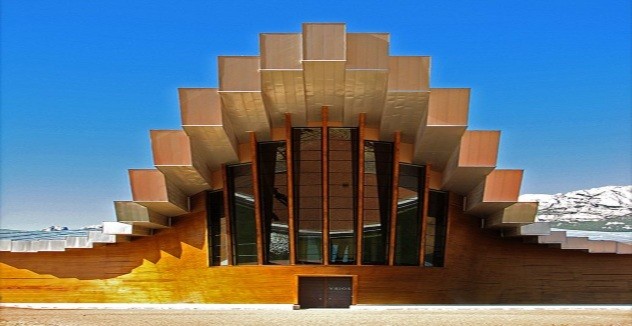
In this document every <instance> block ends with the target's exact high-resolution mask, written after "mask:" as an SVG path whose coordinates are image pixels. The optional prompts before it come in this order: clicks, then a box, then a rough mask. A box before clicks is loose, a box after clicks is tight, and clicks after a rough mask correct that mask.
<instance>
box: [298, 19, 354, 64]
mask: <svg viewBox="0 0 632 326" xmlns="http://www.w3.org/2000/svg"><path fill="white" fill-rule="evenodd" d="M346 36H347V34H346V27H345V24H342V23H325V24H318V23H317V24H313V23H307V24H303V59H304V60H345V59H346Z"/></svg>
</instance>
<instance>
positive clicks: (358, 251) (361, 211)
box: [356, 113, 366, 265]
mask: <svg viewBox="0 0 632 326" xmlns="http://www.w3.org/2000/svg"><path fill="white" fill-rule="evenodd" d="M358 120H359V121H358V211H357V214H358V216H357V218H356V221H357V223H358V225H357V227H356V264H357V265H362V233H363V231H364V228H363V227H364V127H365V124H366V114H365V113H360V115H359V117H358Z"/></svg>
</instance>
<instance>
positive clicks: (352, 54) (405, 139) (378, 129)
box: [0, 24, 632, 304]
mask: <svg viewBox="0 0 632 326" xmlns="http://www.w3.org/2000/svg"><path fill="white" fill-rule="evenodd" d="M388 39H389V37H388V35H387V34H381V33H378V34H375V33H356V34H353V33H350V34H347V33H346V27H345V26H344V24H304V26H303V35H300V34H262V35H261V39H260V40H261V57H237V56H230V57H228V56H227V57H221V58H220V59H219V76H220V87H219V89H211V88H200V89H197V88H196V89H181V90H180V92H179V93H180V105H181V111H182V127H183V130H171V131H152V133H151V135H152V149H153V152H154V153H153V154H154V163H155V166H156V169H133V170H130V172H129V175H130V186H131V189H132V197H133V198H132V199H133V201H129V202H117V203H116V205H117V219H118V222H120V223H118V224H111V225H113V226H117V227H118V226H121V225H120V224H122V223H124V224H125V225H124V226H127V224H131V225H132V226H133V227H123V228H112V229H113V230H114V231H112V232H113V233H112V234H107V233H99V232H97V234H93V235H92V238H90V237H87V238H85V239H84V238H79V237H76V239H66V240H55V241H57V242H55V243H54V244H53V243H48V244H44V245H41V246H40V245H39V244H37V247H32V246H33V245H34V244H32V243H30V242H28V241H22V242H20V241H13V242H11V241H9V242H0V294H1V300H2V301H3V302H104V303H105V302H108V303H110V302H121V303H126V302H135V303H286V304H297V303H299V297H300V296H299V289H298V287H299V284H300V283H301V280H302V281H303V283H305V284H311V285H314V284H315V282H317V281H318V280H321V279H324V278H326V277H328V276H329V277H335V278H337V281H340V282H338V283H336V282H334V280H331V281H332V282H331V284H334V283H335V284H343V285H336V286H334V287H338V288H341V289H342V290H341V291H342V292H344V293H349V295H351V298H346V299H349V300H346V299H345V298H343V300H341V301H338V302H350V303H351V304H438V303H443V304H494V303H505V304H530V303H531V304H536V303H537V304H569V303H573V304H578V303H586V304H630V303H632V282H631V281H630V280H632V260H630V259H629V256H625V255H622V254H630V253H632V245H629V244H622V243H617V242H614V241H592V240H589V239H582V238H570V237H567V236H566V234H565V233H564V232H558V231H554V232H551V231H550V229H548V228H547V227H548V226H547V225H542V223H533V222H534V218H535V213H536V210H537V203H517V197H518V194H519V189H520V183H521V181H522V171H521V170H497V169H496V161H497V155H498V145H499V139H500V132H499V131H471V130H466V128H467V112H468V101H469V96H470V92H469V89H439V88H430V85H429V69H430V58H429V57H423V56H414V57H393V56H389V55H388ZM299 129H310V130H311V131H314V132H317V133H319V135H320V137H321V138H319V141H320V142H315V143H317V144H318V146H316V147H318V148H311V149H310V150H311V151H312V153H311V154H312V156H311V158H309V159H305V160H304V161H305V162H307V161H311V163H306V164H305V165H303V168H304V167H305V166H307V165H308V164H311V165H310V166H309V169H311V171H307V172H305V173H304V175H305V179H307V181H305V180H302V183H301V182H298V181H297V180H299V177H297V174H300V173H302V172H301V171H300V169H301V165H300V164H298V163H302V162H303V161H301V162H298V159H300V157H301V155H302V154H305V153H306V152H308V150H305V152H302V151H301V150H300V148H301V147H300V146H295V145H296V144H297V143H298V142H300V141H301V139H300V138H301V137H296V139H295V136H294V132H295V131H297V130H299ZM341 129H346V130H345V131H346V132H347V133H348V135H349V136H348V138H349V139H344V140H343V141H341V139H342V138H338V139H336V138H334V139H333V140H331V141H330V140H329V132H328V131H332V132H336V130H338V131H340V130H341ZM356 133H357V139H356V140H354V137H356V136H351V135H356ZM299 135H300V133H299ZM270 141H273V142H276V143H277V144H282V145H283V146H284V147H285V150H284V152H283V153H281V154H279V153H277V152H273V153H272V154H273V156H274V160H275V164H276V162H277V161H279V162H281V163H279V166H280V168H278V170H277V166H276V165H274V166H273V168H272V169H271V170H272V172H271V173H272V174H274V175H275V178H276V177H279V178H283V179H285V180H282V181H283V182H281V183H280V184H281V185H282V186H283V187H286V188H287V191H286V192H285V193H284V192H283V191H277V188H275V185H272V186H270V185H269V183H268V185H267V186H265V185H264V184H265V182H264V181H265V179H262V175H266V174H265V173H263V172H261V167H262V166H265V165H266V164H268V165H269V162H266V161H265V160H261V162H259V160H260V157H262V155H261V154H262V153H266V151H265V150H260V147H259V146H260V145H262V143H264V142H270ZM345 142H346V143H345ZM352 142H353V143H352ZM341 143H344V144H351V145H349V148H352V149H351V150H350V152H351V153H352V154H351V155H347V154H348V152H345V151H346V149H344V148H347V147H342V148H343V149H342V150H341V149H340V148H334V147H336V146H346V145H341ZM377 143H381V144H382V145H383V146H385V147H384V148H386V147H388V148H390V150H383V151H382V152H380V153H381V154H380V155H383V156H381V157H382V158H381V159H380V160H378V159H377V157H378V155H377V154H376V150H375V148H376V147H365V146H377V145H376V144H377ZM314 146H315V145H314V143H312V147H314ZM354 146H355V147H354ZM366 148H369V149H368V150H366V151H365V149H366ZM371 148H372V149H371ZM330 150H335V151H336V153H333V154H332V153H331V152H330ZM371 150H373V152H371V153H369V152H370V151H371ZM340 152H343V154H344V155H347V156H348V157H347V156H344V155H342V156H344V159H340V158H341V154H340ZM367 153H369V155H373V156H372V158H371V157H369V156H365V155H367ZM267 154H270V153H267ZM313 154H317V155H315V156H314V155H313ZM276 155H278V156H276ZM355 156H357V157H355ZM280 157H284V158H281V159H280ZM367 157H369V158H370V159H367ZM365 159H366V161H365ZM330 160H332V162H333V163H332V162H330ZM369 161H370V162H372V163H367V162H369ZM297 162H298V163H297ZM342 162H344V163H342ZM378 162H379V163H388V164H378ZM238 163H241V165H242V167H244V166H249V173H250V174H249V175H248V176H249V177H248V178H247V181H248V182H249V183H248V184H247V185H246V186H243V185H242V186H243V187H242V188H240V189H243V188H248V192H247V193H246V192H244V193H240V194H239V195H240V197H239V200H241V201H242V204H243V203H246V204H247V205H245V204H244V206H243V207H246V206H248V205H250V206H248V207H246V209H243V210H242V213H243V212H244V211H247V213H244V214H243V215H244V216H245V215H247V216H246V217H244V218H245V219H248V221H250V222H252V229H253V230H254V232H253V233H254V234H247V238H249V240H248V241H250V243H246V245H249V246H253V245H254V246H253V247H254V248H255V249H254V250H252V251H248V252H247V253H246V255H249V256H250V257H249V258H250V259H252V258H255V259H253V260H248V261H243V260H242V261H240V260H239V259H236V256H237V255H239V254H240V253H239V252H240V250H241V249H240V247H239V246H240V245H244V243H240V242H239V241H242V242H243V238H239V239H238V236H239V233H240V232H241V231H240V230H244V225H240V224H239V223H237V222H238V221H240V222H243V221H244V220H239V217H238V214H237V213H236V210H235V209H234V207H232V206H231V205H233V206H234V205H235V204H234V203H235V202H236V199H235V198H236V197H237V196H236V195H237V193H236V190H234V189H235V188H236V187H234V184H233V183H234V181H235V178H232V179H231V171H234V170H232V169H233V168H234V167H235V166H237V164H238ZM264 163H265V164H264ZM400 163H401V164H400ZM370 164H373V165H370ZM343 165H344V166H343ZM378 165H382V166H387V168H386V167H384V168H383V169H382V170H380V171H378V168H377V166H378ZM367 166H369V167H368V168H367ZM411 168H412V169H413V170H415V171H416V172H415V173H417V174H416V175H415V176H412V175H411V174H408V175H407V174H406V173H409V172H406V171H410V169H411ZM345 169H346V170H345ZM306 170H308V169H306ZM369 170H370V171H369ZM384 171H386V172H384ZM268 173H270V172H268ZM400 173H401V174H402V176H401V177H400ZM277 174H278V175H277ZM378 174H380V175H381V176H382V177H380V180H381V182H382V183H379V182H378V177H377V175H378ZM308 175H310V176H311V177H312V179H309V178H308ZM384 175H388V177H387V178H384V177H383V176H384ZM314 176H317V178H316V179H314ZM350 176H351V177H350ZM411 176H412V177H413V180H415V182H416V183H415V184H413V185H412V186H411V185H410V180H411ZM414 178H416V179H414ZM242 180H244V179H243V178H242ZM262 180H263V181H262ZM275 180H276V179H275ZM340 180H343V181H344V182H342V181H340ZM346 180H351V181H346ZM268 181H269V180H268ZM336 182H337V183H336ZM354 182H357V184H355V187H354ZM301 187H306V188H310V187H313V189H307V190H314V189H316V190H317V191H315V193H316V194H315V195H314V191H311V193H310V194H309V195H305V197H303V198H301V197H300V196H301V194H300V192H301V191H303V190H305V189H303V188H301ZM250 188H251V189H250ZM341 188H346V189H347V190H349V189H350V191H347V192H344V193H343V194H342V195H340V189H341ZM378 188H379V189H381V190H376V189H378ZM384 189H386V191H384ZM250 190H252V192H250ZM272 190H274V191H272ZM218 191H222V193H219V192H218ZM336 192H338V194H337V195H336V194H335V193H336ZM369 192H371V193H369ZM332 193H334V196H333V197H332V199H331V200H330V198H329V197H330V196H331V194H332ZM439 193H440V194H441V195H440V196H441V198H443V199H442V200H447V202H446V203H444V204H445V205H444V204H441V205H442V206H441V209H440V210H437V204H436V203H435V204H432V201H431V200H430V199H429V198H430V197H431V194H435V195H437V194H439ZM271 194H272V195H271ZM210 195H216V196H215V197H213V198H215V199H216V200H217V202H212V200H210V199H209V198H210V197H209V196H210ZM400 195H401V196H400ZM265 196H267V197H266V198H268V200H270V198H271V197H274V200H277V202H278V203H281V204H282V205H285V208H283V209H282V210H283V214H279V215H283V216H286V217H284V219H286V222H285V220H283V221H284V222H283V223H286V224H283V223H277V225H275V227H276V229H275V230H272V229H273V228H272V226H271V225H272V224H271V223H272V222H271V221H272V220H275V218H276V220H282V219H281V218H279V216H271V215H274V214H271V213H270V212H271V210H269V209H268V211H267V212H268V213H269V214H268V215H266V213H265V209H266V208H265V207H263V206H265V205H266V204H265V202H264V201H263V200H262V197H265ZM310 196H311V197H310ZM336 196H337V197H336ZM307 197H310V198H307ZM306 198H307V199H309V200H312V201H313V203H315V204H313V203H312V204H313V205H315V206H318V207H311V206H310V207H308V208H306V209H305V210H304V211H302V210H301V205H302V201H301V199H306ZM446 198H447V199H446ZM207 201H208V202H207ZM439 202H441V200H439ZM268 205H269V203H268ZM432 205H435V206H432ZM464 205H465V206H464ZM243 207H242V208H243ZM432 207H434V209H431V208H432ZM220 208H221V209H220ZM285 209H287V212H285ZM446 209H447V217H445V216H444V215H446V214H444V212H445V210H446ZM309 210H312V212H313V211H316V212H318V213H317V214H318V216H316V217H315V218H313V216H307V215H309V214H313V213H310V212H309ZM306 211H308V212H307V213H304V212H306ZM341 211H344V212H343V213H340V212H341ZM439 211H440V212H439ZM336 212H338V213H336ZM348 212H352V213H354V214H355V216H353V215H349V214H347V215H345V213H348ZM411 212H413V213H411ZM438 212H439V213H438ZM303 213H304V214H305V215H306V216H307V217H309V218H305V216H301V214H303ZM213 214H216V215H213ZM335 214H340V215H338V216H336V215H335ZM371 214H372V215H371ZM406 214H407V215H406ZM219 215H221V216H219ZM376 216H377V217H376ZM411 216H412V218H413V220H414V221H413V222H415V223H410V219H411ZM431 219H432V220H431ZM340 222H342V223H340ZM400 222H402V223H400ZM110 223H117V222H110ZM344 223H347V224H344ZM406 223H409V224H406ZM413 224H414V227H410V225H413ZM340 225H344V226H340ZM349 225H353V226H351V227H349ZM481 226H484V227H483V228H482V227H481ZM240 227H241V228H240ZM408 227H410V229H412V232H409V231H410V230H408V229H407V228H408ZM212 228H213V229H212ZM211 229H212V230H213V231H212V232H210V231H209V230H211ZM119 230H120V231H119ZM139 230H140V231H143V232H140V231H139ZM116 232H120V233H116ZM273 232H274V233H275V236H277V240H276V241H277V243H281V242H282V241H279V240H278V238H279V237H282V236H285V237H286V238H287V243H286V244H283V245H284V246H285V247H286V248H287V255H286V256H287V257H286V256H284V257H283V258H278V259H275V260H274V261H272V260H271V259H269V257H268V256H269V247H270V242H271V241H270V240H269V239H270V238H271V235H272V233H273ZM284 232H285V233H284ZM301 232H302V235H303V236H304V237H303V238H301ZM319 232H320V235H319V236H320V238H318V235H316V236H314V237H313V238H312V239H308V240H314V239H317V240H316V241H321V242H320V243H317V244H314V243H315V242H312V243H308V242H307V240H306V241H303V242H301V241H302V240H304V239H307V238H309V237H308V236H307V235H310V234H311V235H313V234H318V233H319ZM372 232H373V233H372ZM407 232H408V233H407ZM411 233H414V236H410V234H411ZM367 234H368V235H367ZM365 238H366V239H368V238H371V239H370V240H371V241H373V242H369V241H367V242H364V241H365V240H366V239H365ZM377 238H379V239H377ZM212 239H215V240H212ZM240 239H241V240H240ZM376 239H377V240H376ZM2 241H4V240H2ZM64 241H65V242H64ZM213 241H215V242H218V241H219V244H218V243H213ZM380 241H381V242H380ZM408 241H410V242H408ZM62 242H63V243H62ZM306 243H307V244H306ZM402 243H403V244H405V245H406V246H403V247H406V249H405V250H407V251H406V252H407V253H411V251H410V248H416V250H413V251H412V253H413V255H414V257H413V256H412V255H409V256H408V257H407V258H408V259H407V260H401V259H400V260H399V261H398V258H396V256H397V255H398V252H399V250H400V249H398V248H396V245H401V244H402ZM411 243H413V244H411ZM308 245H311V246H312V247H311V248H310V249H314V247H316V249H315V250H314V251H313V252H316V253H317V256H318V258H313V257H312V258H307V259H305V258H304V257H303V258H301V259H299V258H300V257H299V255H303V254H304V255H305V257H307V255H308V254H307V253H306V252H308V250H307V249H305V248H306V247H307V246H308ZM334 245H335V246H338V245H339V246H340V247H342V246H345V247H346V249H344V250H348V253H346V254H343V256H347V258H342V259H338V258H337V257H336V258H333V257H331V256H336V255H337V254H339V250H338V247H336V248H335V250H334V249H333V248H334ZM210 248H215V250H216V251H215V252H212V249H210ZM349 248H351V249H349ZM55 250H57V251H55ZM370 250H373V251H374V252H371V253H370V254H371V255H372V256H371V257H369V258H367V259H366V260H365V257H364V255H363V253H365V252H369V251H370ZM380 250H383V251H384V252H383V253H382V252H381V251H380ZM246 251H247V250H246ZM437 251H440V254H438V255H437V254H436V252H437ZM401 252H404V249H402V250H401ZM255 255H256V257H254V256H255ZM428 255H431V257H430V258H428ZM435 255H436V257H438V258H436V257H435ZM374 256H375V257H378V258H375V257H374ZM349 257H351V258H349ZM411 257H412V258H414V260H413V259H411ZM400 258H401V257H400ZM240 263H244V264H242V265H240ZM245 263H247V264H248V265H246V264H245ZM273 264H280V265H273ZM403 265H414V266H403ZM308 278H311V279H309V280H306V279H308ZM323 282H324V283H323V284H328V283H327V282H328V281H327V280H326V279H325V281H323ZM344 284H350V286H351V289H348V286H347V285H344ZM315 286H316V287H318V286H320V285H318V284H316V285H315ZM305 297H308V296H305ZM336 300H337V299H336ZM333 301H335V300H332V302H333Z"/></svg>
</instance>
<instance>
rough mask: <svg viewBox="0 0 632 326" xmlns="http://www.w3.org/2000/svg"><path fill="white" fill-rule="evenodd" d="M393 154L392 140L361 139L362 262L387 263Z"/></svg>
mask: <svg viewBox="0 0 632 326" xmlns="http://www.w3.org/2000/svg"><path fill="white" fill-rule="evenodd" d="M392 157H393V144H392V143H388V142H377V141H365V142H364V199H363V200H364V218H363V225H362V263H363V264H386V263H387V262H388V260H387V257H388V237H389V225H390V220H391V197H392V191H391V188H392V178H391V176H392V174H393V163H392Z"/></svg>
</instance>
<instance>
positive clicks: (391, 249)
mask: <svg viewBox="0 0 632 326" xmlns="http://www.w3.org/2000/svg"><path fill="white" fill-rule="evenodd" d="M394 138H395V139H394V141H393V180H392V181H393V194H392V196H393V197H392V198H391V200H392V203H391V225H390V227H389V241H388V265H389V266H393V265H395V238H396V235H397V201H398V198H397V197H398V195H399V148H400V144H401V139H402V135H401V133H400V132H399V131H397V132H395V135H394Z"/></svg>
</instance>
